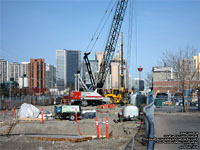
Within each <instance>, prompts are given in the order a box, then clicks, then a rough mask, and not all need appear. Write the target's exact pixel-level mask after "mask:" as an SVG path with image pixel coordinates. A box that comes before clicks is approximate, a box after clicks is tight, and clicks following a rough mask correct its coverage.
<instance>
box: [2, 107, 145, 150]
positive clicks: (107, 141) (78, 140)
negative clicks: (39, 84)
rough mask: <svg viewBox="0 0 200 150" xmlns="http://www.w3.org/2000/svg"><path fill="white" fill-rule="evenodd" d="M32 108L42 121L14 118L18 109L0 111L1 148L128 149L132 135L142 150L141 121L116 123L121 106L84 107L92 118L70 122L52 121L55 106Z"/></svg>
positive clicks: (64, 120)
mask: <svg viewBox="0 0 200 150" xmlns="http://www.w3.org/2000/svg"><path fill="white" fill-rule="evenodd" d="M36 107H37V108H39V109H40V110H43V112H44V114H43V115H44V116H43V119H42V118H18V117H17V112H19V111H18V109H15V110H14V109H12V110H5V112H4V110H2V111H1V114H0V120H1V122H0V147H1V149H31V150H35V149H39V150H41V149H80V150H81V149H82V150H84V149H125V148H128V149H130V148H131V143H132V137H133V136H135V146H136V147H137V149H146V144H145V141H144V140H143V138H144V136H145V129H144V124H143V122H142V120H141V119H137V118H134V119H132V120H131V121H130V120H127V121H122V122H120V121H119V118H118V112H119V111H120V110H121V107H118V106H116V107H112V108H105V109H101V108H100V107H84V108H83V110H82V111H86V112H87V111H89V112H92V111H91V110H93V112H95V115H94V116H93V115H90V116H85V118H84V116H83V115H82V117H81V118H79V117H78V118H77V120H76V119H75V120H74V121H70V120H69V119H62V120H60V119H55V113H54V107H55V106H36ZM47 112H48V113H47ZM49 113H51V115H50V116H49V117H47V116H48V115H47V114H49ZM106 118H107V120H106ZM97 119H98V121H97ZM97 122H98V127H97ZM106 125H108V126H107V127H106Z"/></svg>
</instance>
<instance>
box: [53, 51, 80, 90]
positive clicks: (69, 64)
mask: <svg viewBox="0 0 200 150" xmlns="http://www.w3.org/2000/svg"><path fill="white" fill-rule="evenodd" d="M80 69H81V51H75V50H65V49H64V50H56V82H57V88H58V89H59V90H64V89H66V88H71V89H73V88H74V80H75V77H74V74H75V73H77V71H80Z"/></svg>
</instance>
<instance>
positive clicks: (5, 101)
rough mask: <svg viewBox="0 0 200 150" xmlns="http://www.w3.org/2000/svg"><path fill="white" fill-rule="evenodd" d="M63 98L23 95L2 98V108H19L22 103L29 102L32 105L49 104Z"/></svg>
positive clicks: (0, 107) (0, 101)
mask: <svg viewBox="0 0 200 150" xmlns="http://www.w3.org/2000/svg"><path fill="white" fill-rule="evenodd" d="M60 102H61V98H60V97H58V96H29V95H27V96H21V97H10V98H2V97H1V98H0V110H2V109H4V107H5V108H6V109H12V108H14V107H16V108H19V107H20V106H21V104H23V103H28V104H32V105H39V106H47V105H53V104H56V105H57V104H60Z"/></svg>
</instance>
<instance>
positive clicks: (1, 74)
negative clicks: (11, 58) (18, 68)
mask: <svg viewBox="0 0 200 150" xmlns="http://www.w3.org/2000/svg"><path fill="white" fill-rule="evenodd" d="M9 80H10V76H9V62H8V61H7V60H4V59H0V83H3V82H4V81H9Z"/></svg>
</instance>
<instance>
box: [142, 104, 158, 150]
mask: <svg viewBox="0 0 200 150" xmlns="http://www.w3.org/2000/svg"><path fill="white" fill-rule="evenodd" d="M154 109H155V106H154V101H152V102H151V103H150V104H148V105H146V106H145V107H144V108H143V113H144V121H145V128H146V138H147V139H148V150H152V149H154V142H153V138H154Z"/></svg>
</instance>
